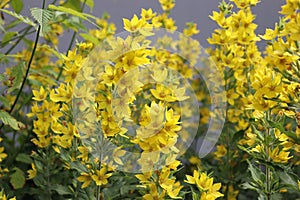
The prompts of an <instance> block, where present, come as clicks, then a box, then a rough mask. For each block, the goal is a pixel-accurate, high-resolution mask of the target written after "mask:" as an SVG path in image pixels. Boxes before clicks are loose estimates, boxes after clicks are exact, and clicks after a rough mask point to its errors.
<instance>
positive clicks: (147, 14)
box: [141, 8, 156, 20]
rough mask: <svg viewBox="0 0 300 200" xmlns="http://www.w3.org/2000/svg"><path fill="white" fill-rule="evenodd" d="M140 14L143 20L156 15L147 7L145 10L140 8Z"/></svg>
mask: <svg viewBox="0 0 300 200" xmlns="http://www.w3.org/2000/svg"><path fill="white" fill-rule="evenodd" d="M141 16H142V18H144V19H145V20H151V19H152V18H153V17H155V16H156V13H153V11H152V9H151V8H149V9H148V10H145V9H144V8H142V13H141Z"/></svg>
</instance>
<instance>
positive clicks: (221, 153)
mask: <svg viewBox="0 0 300 200" xmlns="http://www.w3.org/2000/svg"><path fill="white" fill-rule="evenodd" d="M226 154H227V149H226V147H225V146H224V145H218V146H217V151H216V152H215V153H214V155H215V156H216V157H217V158H222V157H223V156H225V155H226Z"/></svg>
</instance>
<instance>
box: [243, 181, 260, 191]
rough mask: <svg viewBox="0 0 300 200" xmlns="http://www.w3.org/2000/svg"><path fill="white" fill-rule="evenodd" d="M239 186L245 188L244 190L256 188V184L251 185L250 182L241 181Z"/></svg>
mask: <svg viewBox="0 0 300 200" xmlns="http://www.w3.org/2000/svg"><path fill="white" fill-rule="evenodd" d="M240 187H241V188H243V189H245V190H258V188H256V186H254V185H252V183H248V182H246V183H243V184H241V185H240Z"/></svg>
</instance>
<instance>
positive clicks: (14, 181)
mask: <svg viewBox="0 0 300 200" xmlns="http://www.w3.org/2000/svg"><path fill="white" fill-rule="evenodd" d="M13 170H14V171H15V172H14V173H13V174H12V175H11V176H10V183H11V185H12V186H13V188H14V189H20V188H22V187H23V186H24V184H25V176H24V172H23V171H22V170H20V169H19V168H17V167H14V168H13Z"/></svg>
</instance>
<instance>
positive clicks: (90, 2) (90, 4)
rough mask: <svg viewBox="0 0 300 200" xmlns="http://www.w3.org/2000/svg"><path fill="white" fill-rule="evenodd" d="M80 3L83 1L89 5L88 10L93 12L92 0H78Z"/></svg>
mask: <svg viewBox="0 0 300 200" xmlns="http://www.w3.org/2000/svg"><path fill="white" fill-rule="evenodd" d="M80 1H81V2H82V3H83V2H85V4H86V5H87V6H88V7H90V11H91V12H93V9H94V0H80Z"/></svg>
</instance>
